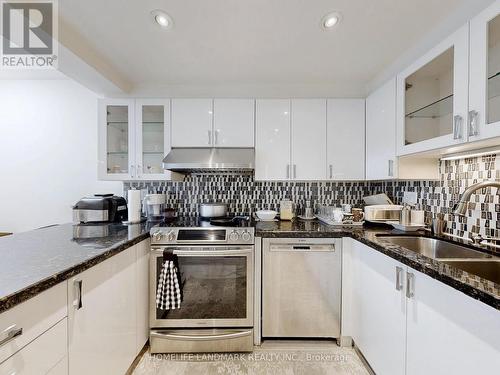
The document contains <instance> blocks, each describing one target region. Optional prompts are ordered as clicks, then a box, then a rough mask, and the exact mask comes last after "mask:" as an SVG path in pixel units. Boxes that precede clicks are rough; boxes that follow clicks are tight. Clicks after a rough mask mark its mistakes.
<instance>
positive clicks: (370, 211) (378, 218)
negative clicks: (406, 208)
mask: <svg viewBox="0 0 500 375" xmlns="http://www.w3.org/2000/svg"><path fill="white" fill-rule="evenodd" d="M402 209H403V206H399V205H396V204H374V205H372V206H365V220H366V221H370V222H372V223H388V222H393V221H397V222H399V217H400V215H401V210H402Z"/></svg>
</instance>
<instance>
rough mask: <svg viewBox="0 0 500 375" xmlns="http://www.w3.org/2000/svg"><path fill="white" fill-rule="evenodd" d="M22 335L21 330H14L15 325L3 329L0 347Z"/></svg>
mask: <svg viewBox="0 0 500 375" xmlns="http://www.w3.org/2000/svg"><path fill="white" fill-rule="evenodd" d="M22 334H23V329H22V328H16V325H15V324H13V325H11V326H9V327H7V328H5V329H4V330H3V332H2V333H1V334H0V346H2V345H5V344H7V343H8V342H9V341H11V340H14V339H15V338H16V337H17V336H21V335H22Z"/></svg>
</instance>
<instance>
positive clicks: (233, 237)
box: [229, 230, 240, 241]
mask: <svg viewBox="0 0 500 375" xmlns="http://www.w3.org/2000/svg"><path fill="white" fill-rule="evenodd" d="M239 238H240V234H239V233H238V232H236V231H235V230H233V231H232V232H231V233H229V240H230V241H238V240H239Z"/></svg>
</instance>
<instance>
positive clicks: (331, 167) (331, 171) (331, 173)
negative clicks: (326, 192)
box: [330, 164, 333, 179]
mask: <svg viewBox="0 0 500 375" xmlns="http://www.w3.org/2000/svg"><path fill="white" fill-rule="evenodd" d="M330 178H331V179H332V178H333V165H332V164H330Z"/></svg>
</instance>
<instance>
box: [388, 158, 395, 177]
mask: <svg viewBox="0 0 500 375" xmlns="http://www.w3.org/2000/svg"><path fill="white" fill-rule="evenodd" d="M388 161H389V163H388V170H387V175H388V176H389V177H394V160H392V159H389V160H388Z"/></svg>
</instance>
